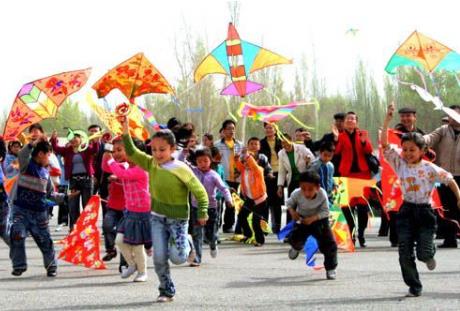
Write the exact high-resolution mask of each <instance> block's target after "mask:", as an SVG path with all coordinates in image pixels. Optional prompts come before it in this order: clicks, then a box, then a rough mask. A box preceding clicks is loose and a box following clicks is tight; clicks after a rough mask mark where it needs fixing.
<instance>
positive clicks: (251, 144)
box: [248, 140, 260, 153]
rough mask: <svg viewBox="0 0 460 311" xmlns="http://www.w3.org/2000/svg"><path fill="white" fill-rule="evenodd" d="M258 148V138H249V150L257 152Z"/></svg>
mask: <svg viewBox="0 0 460 311" xmlns="http://www.w3.org/2000/svg"><path fill="white" fill-rule="evenodd" d="M259 150H260V142H259V141H258V140H251V141H250V142H249V143H248V151H249V152H253V153H257V152H259Z"/></svg>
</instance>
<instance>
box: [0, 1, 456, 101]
mask: <svg viewBox="0 0 460 311" xmlns="http://www.w3.org/2000/svg"><path fill="white" fill-rule="evenodd" d="M238 3H239V7H240V16H239V23H238V25H237V26H238V31H239V34H240V36H241V38H242V39H244V40H246V41H250V42H253V43H256V44H260V45H262V46H264V47H265V48H268V49H270V50H272V51H275V52H277V53H279V54H282V55H284V56H286V57H288V58H292V59H293V61H294V64H293V65H284V66H283V68H282V72H283V77H285V79H286V87H287V88H290V87H291V86H292V80H293V76H294V74H295V71H296V69H297V70H299V69H300V66H299V61H300V59H301V57H302V55H304V56H305V57H306V59H307V61H308V62H311V60H312V59H313V50H314V54H315V56H316V61H317V71H318V75H319V76H320V77H323V78H324V80H325V81H326V84H327V86H328V89H330V90H333V91H334V92H335V90H338V91H341V92H344V91H346V90H347V89H348V87H349V85H350V82H349V81H350V77H351V76H352V75H353V70H354V67H355V65H356V63H357V60H358V59H359V58H361V59H362V60H363V61H364V62H365V64H366V65H367V66H368V67H369V68H370V69H371V71H372V74H373V76H374V78H375V79H376V80H377V82H378V83H380V85H381V83H382V82H381V81H383V77H384V76H385V75H386V73H385V72H384V67H385V65H386V62H387V61H388V60H389V58H390V57H391V55H392V54H393V52H394V51H395V50H396V48H397V47H398V45H399V44H400V43H402V42H403V41H404V39H406V38H407V37H408V36H409V34H410V33H412V31H414V30H416V29H417V30H419V31H421V32H422V33H424V34H426V35H428V36H430V37H432V38H435V39H437V40H439V41H440V42H442V43H444V44H445V45H447V46H449V47H451V48H452V49H454V50H457V51H459V50H460V38H459V36H458V32H457V31H456V28H455V27H453V25H454V23H455V21H456V20H457V19H458V18H457V14H458V11H457V10H456V9H455V7H453V6H452V4H453V3H454V2H453V1H444V0H438V1H435V2H433V1H425V0H418V1H412V0H405V1H402V0H399V1H394V0H386V1H357V0H349V1H340V0H335V1H331V0H329V1H328V0H322V1H292V0H282V1H272V0H265V1H258V0H243V1H239V2H238ZM449 8H452V9H449ZM230 20H231V15H230V10H229V1H220V0H213V1H208V0H207V1H199V0H193V1H190V0H189V1H178V0H177V1H175V0H168V1H153V0H152V1H148V0H130V1H120V0H112V1H104V0H99V1H96V0H92V1H89V0H78V1H58V0H54V1H53V0H30V1H24V0H15V1H1V2H0V72H1V73H2V74H1V75H0V106H1V107H2V108H3V109H4V110H9V108H10V107H11V105H12V103H13V100H14V98H15V96H16V94H17V92H18V91H19V89H20V88H21V86H22V85H23V84H25V83H27V82H30V81H33V80H35V79H39V78H42V77H46V76H48V75H52V74H56V73H60V72H63V71H68V70H76V69H82V68H87V67H92V68H93V71H92V74H91V77H90V79H89V82H88V83H87V86H86V88H85V89H83V90H82V91H81V92H79V93H77V94H75V95H73V98H75V99H76V100H82V99H84V96H85V94H86V92H87V91H88V90H89V88H90V86H91V85H92V84H93V83H94V82H95V81H97V80H98V79H99V78H100V77H101V76H102V75H103V74H104V73H105V72H106V71H107V70H109V69H110V68H112V67H114V66H115V65H117V64H118V63H120V62H121V61H123V60H125V59H127V58H129V57H130V56H132V55H134V54H135V53H137V52H144V53H145V54H146V56H147V57H148V58H149V59H150V60H151V61H152V63H153V64H154V65H155V66H156V67H157V68H158V69H159V70H160V71H161V72H162V73H163V74H164V76H166V78H167V79H168V80H169V81H170V82H171V83H172V84H173V86H174V85H175V84H176V82H177V80H178V78H179V75H180V71H179V67H178V65H177V62H176V59H175V54H174V47H175V44H176V43H179V44H180V42H182V40H183V39H184V33H186V32H187V31H188V32H189V33H190V34H191V35H192V36H194V37H201V38H203V39H205V41H206V42H207V48H208V49H209V50H212V49H213V48H214V47H216V46H217V45H218V44H219V43H221V42H222V41H223V40H224V39H225V37H226V33H227V27H228V22H229V21H230ZM350 28H353V29H358V30H359V31H358V33H357V34H356V36H353V35H350V34H346V32H347V30H348V29H350ZM313 46H314V49H313V48H312V47H313ZM268 87H269V86H268Z"/></svg>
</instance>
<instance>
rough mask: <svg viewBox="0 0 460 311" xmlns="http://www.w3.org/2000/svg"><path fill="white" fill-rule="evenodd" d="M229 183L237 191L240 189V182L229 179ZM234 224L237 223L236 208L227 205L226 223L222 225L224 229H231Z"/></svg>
mask: <svg viewBox="0 0 460 311" xmlns="http://www.w3.org/2000/svg"><path fill="white" fill-rule="evenodd" d="M227 185H228V186H229V187H230V188H233V189H235V190H236V191H238V187H239V186H240V184H239V183H237V182H232V181H228V180H227ZM234 224H235V209H234V208H227V207H225V212H224V224H223V226H222V229H223V230H231V229H232V228H233V225H234Z"/></svg>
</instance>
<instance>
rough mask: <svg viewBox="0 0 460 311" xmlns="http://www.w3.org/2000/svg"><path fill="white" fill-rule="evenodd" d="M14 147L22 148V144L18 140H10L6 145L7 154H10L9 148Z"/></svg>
mask: <svg viewBox="0 0 460 311" xmlns="http://www.w3.org/2000/svg"><path fill="white" fill-rule="evenodd" d="M14 145H18V146H19V147H22V144H21V142H20V141H19V140H12V141H10V142H9V143H8V152H11V148H13V146H14Z"/></svg>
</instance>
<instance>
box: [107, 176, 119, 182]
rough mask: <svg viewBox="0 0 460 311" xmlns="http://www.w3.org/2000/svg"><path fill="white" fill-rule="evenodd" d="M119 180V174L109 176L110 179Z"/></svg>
mask: <svg viewBox="0 0 460 311" xmlns="http://www.w3.org/2000/svg"><path fill="white" fill-rule="evenodd" d="M117 180H118V178H117V176H115V175H110V176H109V181H112V182H113V181H117Z"/></svg>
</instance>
